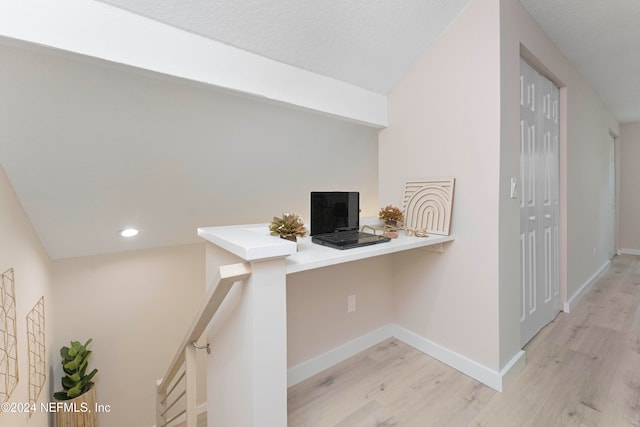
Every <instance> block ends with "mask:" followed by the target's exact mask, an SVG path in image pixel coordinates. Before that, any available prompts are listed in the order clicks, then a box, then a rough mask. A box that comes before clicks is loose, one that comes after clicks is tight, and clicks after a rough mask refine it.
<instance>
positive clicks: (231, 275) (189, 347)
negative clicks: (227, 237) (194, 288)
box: [156, 262, 251, 427]
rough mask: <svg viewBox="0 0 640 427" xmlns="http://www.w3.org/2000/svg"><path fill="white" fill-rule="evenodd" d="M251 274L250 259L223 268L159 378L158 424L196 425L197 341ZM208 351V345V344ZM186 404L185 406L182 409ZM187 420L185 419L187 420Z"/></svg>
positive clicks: (161, 426)
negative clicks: (224, 303) (229, 295)
mask: <svg viewBox="0 0 640 427" xmlns="http://www.w3.org/2000/svg"><path fill="white" fill-rule="evenodd" d="M249 276H251V265H250V264H249V263H247V262H244V263H238V264H230V265H224V266H222V267H220V268H219V270H218V273H217V278H215V279H214V281H213V283H216V285H214V286H212V287H211V288H210V289H209V291H208V292H207V295H206V296H205V301H204V303H203V304H202V306H201V307H200V309H199V310H198V312H197V314H196V316H195V318H194V320H193V323H192V324H191V327H190V328H189V329H188V330H187V333H186V334H185V337H184V339H183V340H182V343H181V344H180V346H179V347H178V351H177V353H176V355H175V357H174V358H173V361H172V362H171V365H169V369H168V370H167V373H166V374H165V376H164V377H163V378H162V379H161V380H159V381H158V382H157V384H156V386H157V396H156V399H157V400H156V427H168V426H171V425H173V424H172V423H174V422H176V423H177V422H178V420H180V422H181V423H183V422H184V424H182V425H184V426H185V427H196V423H197V416H198V414H197V409H196V349H197V348H198V347H197V345H196V342H197V341H198V339H200V337H201V336H202V334H203V333H204V331H205V330H206V328H207V326H208V325H209V322H211V319H212V318H213V316H214V315H215V314H216V311H217V310H218V308H219V307H220V305H221V304H222V302H223V301H224V299H225V297H226V296H227V294H228V293H229V291H230V290H231V287H232V286H233V284H234V283H236V282H240V281H243V280H246V279H247V278H248V277H249ZM206 348H207V351H209V350H208V345H207V347H206ZM182 408H183V409H182ZM183 420H184V421H183Z"/></svg>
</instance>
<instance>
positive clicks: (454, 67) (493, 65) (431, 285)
mask: <svg viewBox="0 0 640 427" xmlns="http://www.w3.org/2000/svg"><path fill="white" fill-rule="evenodd" d="M499 30H500V22H499V9H498V2H497V1H494V0H475V1H472V2H471V3H470V4H469V6H468V7H467V8H466V9H465V10H464V11H463V12H462V13H461V15H460V16H458V18H457V19H456V20H455V21H454V22H453V23H452V24H451V25H450V27H449V28H448V29H447V30H446V31H445V32H444V33H443V34H442V35H441V36H440V38H439V39H438V40H437V41H436V43H435V44H434V46H433V47H432V48H431V49H430V50H429V51H428V52H427V53H426V54H425V55H424V56H423V57H422V58H421V59H420V60H419V61H418V63H416V65H415V66H414V67H413V68H412V70H411V71H410V72H409V73H408V75H407V76H406V77H405V78H404V79H403V80H402V81H401V82H400V83H399V84H398V85H397V86H396V87H395V88H394V89H393V90H392V91H391V93H390V94H389V127H388V128H387V129H385V130H383V131H381V132H380V172H379V173H380V203H381V204H383V205H385V204H387V203H393V204H396V205H398V206H401V205H402V199H401V197H402V190H403V184H404V182H405V181H407V180H409V179H416V178H438V179H439V178H447V177H455V178H456V188H455V196H454V208H453V217H452V229H451V232H452V234H454V235H455V236H456V240H455V242H453V243H452V244H450V245H448V246H447V247H446V249H445V251H444V253H443V254H441V255H434V254H425V253H421V252H415V251H412V252H409V253H406V254H403V255H402V256H395V257H394V289H393V291H394V308H395V311H394V314H395V318H396V323H398V324H399V325H400V326H402V327H404V328H406V329H409V330H411V331H412V332H415V333H417V334H418V335H420V336H422V337H425V338H427V339H429V340H431V341H434V342H436V343H438V344H440V345H442V346H444V347H446V348H448V349H450V350H452V351H454V352H457V353H459V354H462V355H464V356H466V357H468V358H470V359H472V360H474V361H477V362H478V363H480V364H482V365H484V366H486V367H488V368H489V369H493V370H499V368H500V363H499V362H500V361H499V356H498V351H497V349H498V345H499V328H498V303H499V301H498V283H499V277H498V262H499V259H498V186H499V171H500V168H499V166H500V163H499V161H500V151H499V150H500V69H499V66H500V38H499V37H500V32H499Z"/></svg>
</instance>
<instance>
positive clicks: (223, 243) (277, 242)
mask: <svg viewBox="0 0 640 427" xmlns="http://www.w3.org/2000/svg"><path fill="white" fill-rule="evenodd" d="M198 235H199V236H200V237H202V238H204V239H206V240H208V241H209V242H211V243H213V244H215V245H217V246H220V247H221V248H223V249H225V250H227V251H229V252H231V253H233V254H235V255H237V256H239V257H240V258H242V259H244V260H247V261H260V260H265V259H272V258H280V257H286V260H285V262H286V273H287V274H291V273H299V272H301V271H306V270H313V269H316V268H322V267H328V266H330V265H336V264H341V263H345V262H351V261H358V260H361V259H365V258H371V257H375V256H380V255H387V254H392V253H395V252H401V251H406V250H410V249H419V248H424V249H427V250H431V251H434V252H440V253H441V252H443V250H444V243H446V242H451V241H453V240H455V237H454V236H437V235H429V237H413V236H405V235H404V233H403V232H402V231H401V232H400V233H398V238H397V239H391V241H390V242H385V243H379V244H376V245H371V246H363V247H361V248H354V249H346V250H339V249H333V248H329V247H326V246H321V245H317V244H315V243H313V242H311V238H310V237H304V238H298V243H297V245H296V243H293V242H290V241H288V240H284V239H281V238H279V237H276V236H271V235H269V230H268V225H267V224H252V225H235V226H227V227H207V228H199V229H198Z"/></svg>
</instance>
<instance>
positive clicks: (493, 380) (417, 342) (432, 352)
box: [393, 325, 525, 391]
mask: <svg viewBox="0 0 640 427" xmlns="http://www.w3.org/2000/svg"><path fill="white" fill-rule="evenodd" d="M393 335H394V336H395V337H396V338H397V339H399V340H400V341H402V342H404V343H406V344H408V345H410V346H412V347H414V348H416V349H418V350H420V351H421V352H423V353H425V354H426V355H428V356H431V357H433V358H434V359H437V360H439V361H441V362H442V363H445V364H447V365H449V366H451V367H452V368H454V369H456V370H458V371H460V372H462V373H463V374H465V375H468V376H470V377H471V378H473V379H475V380H478V381H480V382H481V383H483V384H486V385H488V386H489V387H491V388H493V389H495V390H497V391H502V390H504V389H506V386H507V385H508V384H509V383H510V380H511V378H512V377H513V376H515V373H517V372H519V371H520V369H522V367H524V364H525V357H524V355H525V352H524V351H522V350H520V351H519V352H518V353H517V354H516V355H515V356H514V357H513V358H512V359H511V360H510V361H509V363H508V364H507V365H506V366H505V367H504V368H503V369H502V371H500V372H498V371H494V370H493V369H490V368H488V367H486V366H484V365H482V364H480V363H478V362H476V361H475V360H472V359H469V358H468V357H466V356H463V355H461V354H458V353H456V352H455V351H452V350H449V349H448V348H446V347H443V346H441V345H440V344H436V343H435V342H433V341H431V340H428V339H426V338H424V337H422V336H420V335H418V334H416V333H414V332H411V331H409V330H407V329H405V328H402V327H400V326H398V325H394V333H393Z"/></svg>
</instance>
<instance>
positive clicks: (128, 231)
mask: <svg viewBox="0 0 640 427" xmlns="http://www.w3.org/2000/svg"><path fill="white" fill-rule="evenodd" d="M138 233H139V231H138V230H137V229H136V228H125V229H124V230H122V231H120V235H121V236H122V237H133V236H137V235H138Z"/></svg>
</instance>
